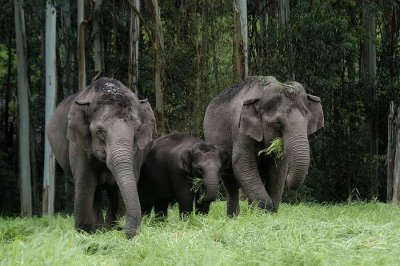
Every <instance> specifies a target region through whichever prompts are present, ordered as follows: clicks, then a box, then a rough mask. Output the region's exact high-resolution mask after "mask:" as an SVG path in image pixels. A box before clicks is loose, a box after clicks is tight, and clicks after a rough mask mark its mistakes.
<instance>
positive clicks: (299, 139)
mask: <svg viewBox="0 0 400 266" xmlns="http://www.w3.org/2000/svg"><path fill="white" fill-rule="evenodd" d="M284 144H285V146H284V153H285V157H286V160H287V162H288V173H287V177H286V182H287V186H288V188H289V189H298V188H299V187H300V186H301V185H302V184H303V182H304V179H305V177H306V175H307V172H308V167H309V166H310V146H309V143H308V138H307V135H306V134H300V135H294V134H291V135H288V136H287V137H285V138H284Z"/></svg>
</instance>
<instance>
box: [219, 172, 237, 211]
mask: <svg viewBox="0 0 400 266" xmlns="http://www.w3.org/2000/svg"><path fill="white" fill-rule="evenodd" d="M222 183H223V185H224V189H225V193H226V213H227V215H228V216H229V217H233V216H236V215H238V214H239V212H240V206H239V187H240V186H239V184H238V183H237V182H236V180H235V179H234V178H233V173H232V174H230V175H222Z"/></svg>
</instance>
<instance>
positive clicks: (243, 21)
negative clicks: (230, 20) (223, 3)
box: [237, 0, 249, 78]
mask: <svg viewBox="0 0 400 266" xmlns="http://www.w3.org/2000/svg"><path fill="white" fill-rule="evenodd" d="M237 6H238V8H239V17H240V34H241V36H242V38H241V39H242V41H243V58H244V66H243V68H244V73H243V78H247V76H248V75H249V58H248V38H247V35H248V33H247V32H248V30H247V1H246V0H237Z"/></svg>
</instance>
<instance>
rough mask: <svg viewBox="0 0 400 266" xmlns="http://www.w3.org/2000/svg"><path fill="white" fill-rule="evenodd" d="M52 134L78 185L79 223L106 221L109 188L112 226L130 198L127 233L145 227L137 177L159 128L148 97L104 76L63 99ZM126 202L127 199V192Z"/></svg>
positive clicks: (90, 226) (87, 227)
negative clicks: (103, 194) (105, 200)
mask: <svg viewBox="0 0 400 266" xmlns="http://www.w3.org/2000/svg"><path fill="white" fill-rule="evenodd" d="M47 133H48V136H49V142H50V145H51V147H52V150H53V152H54V155H55V158H56V159H57V161H58V163H59V164H60V165H61V167H62V168H63V169H64V171H65V172H66V173H67V174H68V175H70V176H72V177H73V180H74V184H75V195H74V218H75V227H76V228H77V229H78V230H83V231H86V232H95V231H96V230H97V229H100V228H102V227H104V226H106V225H105V222H104V217H103V214H102V210H101V190H102V189H104V188H106V189H107V194H108V197H109V202H110V204H109V207H108V211H107V216H106V222H107V225H111V224H112V223H115V221H116V219H117V215H118V214H120V213H121V212H123V211H121V206H122V207H123V206H124V204H123V203H125V211H126V235H127V237H128V238H129V237H132V236H134V235H135V234H136V233H137V232H138V231H139V230H140V222H141V209H140V203H139V198H138V192H137V182H138V178H139V174H140V166H141V164H142V160H143V158H144V156H145V155H146V152H147V151H148V149H149V147H148V146H149V144H150V143H151V141H152V139H153V137H154V136H155V134H156V133H157V132H156V125H155V118H154V114H153V111H152V109H151V107H150V104H149V103H148V102H147V100H140V101H139V99H138V97H137V96H136V95H135V94H134V93H133V92H132V91H130V90H129V89H128V88H127V87H125V86H124V85H123V84H122V83H120V82H119V81H117V80H115V79H109V78H101V79H99V80H97V81H95V82H93V83H92V84H91V85H90V86H88V87H87V88H86V89H85V90H84V91H82V92H80V93H78V94H75V95H72V96H70V97H68V98H67V99H65V100H64V101H63V102H61V103H60V104H59V106H58V107H57V109H56V111H55V112H54V114H53V116H52V118H51V120H50V122H49V124H48V126H47ZM120 196H122V200H123V202H121V197H120Z"/></svg>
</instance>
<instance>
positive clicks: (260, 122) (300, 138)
mask: <svg viewBox="0 0 400 266" xmlns="http://www.w3.org/2000/svg"><path fill="white" fill-rule="evenodd" d="M265 78H266V77H264V79H255V80H254V81H253V85H252V86H256V87H257V89H256V90H254V91H255V93H254V94H253V95H251V96H250V97H249V98H248V99H246V100H245V101H244V102H243V106H242V109H241V113H240V121H239V131H240V132H241V133H242V134H245V135H247V136H249V137H251V138H253V139H254V140H256V141H258V142H263V144H264V146H266V147H268V146H269V145H270V143H271V141H272V140H273V139H275V138H276V137H281V138H282V139H283V143H284V156H285V158H286V160H287V163H288V175H287V185H288V187H289V188H291V189H296V188H298V187H299V186H300V185H301V184H302V183H303V181H304V178H305V176H306V174H307V172H308V167H309V163H310V149H309V143H308V135H310V134H312V133H314V132H315V131H317V130H318V129H320V128H322V127H323V126H324V115H323V111H322V105H321V100H320V98H319V97H317V96H313V95H310V94H307V93H306V92H305V90H304V88H303V86H302V85H301V84H300V83H298V82H287V83H280V82H278V81H277V80H276V79H275V78H272V77H268V79H265Z"/></svg>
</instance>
